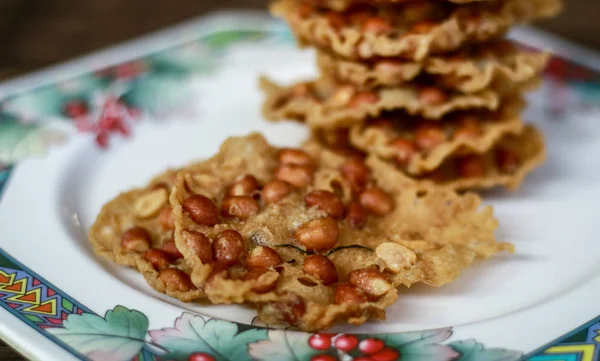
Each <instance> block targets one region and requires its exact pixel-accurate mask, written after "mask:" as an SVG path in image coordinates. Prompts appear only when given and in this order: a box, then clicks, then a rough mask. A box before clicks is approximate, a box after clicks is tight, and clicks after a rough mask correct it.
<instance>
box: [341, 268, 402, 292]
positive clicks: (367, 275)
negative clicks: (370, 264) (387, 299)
mask: <svg viewBox="0 0 600 361" xmlns="http://www.w3.org/2000/svg"><path fill="white" fill-rule="evenodd" d="M348 283H350V284H351V285H353V286H355V287H358V288H359V289H361V290H362V291H363V292H364V293H366V294H367V295H369V296H371V297H380V296H382V295H383V294H385V293H386V292H388V291H390V290H391V289H392V288H394V286H393V285H392V284H391V283H390V282H389V281H388V280H387V278H386V277H385V275H383V273H381V272H379V271H378V270H376V269H375V268H363V269H359V270H356V271H352V272H350V274H348Z"/></svg>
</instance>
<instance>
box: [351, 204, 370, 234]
mask: <svg viewBox="0 0 600 361" xmlns="http://www.w3.org/2000/svg"><path fill="white" fill-rule="evenodd" d="M368 216H369V213H368V211H367V210H366V209H365V208H364V207H363V206H361V205H360V203H357V202H352V203H350V204H349V205H348V210H347V211H346V222H348V224H349V225H350V226H351V227H353V228H358V229H360V228H362V227H364V225H365V223H367V217H368Z"/></svg>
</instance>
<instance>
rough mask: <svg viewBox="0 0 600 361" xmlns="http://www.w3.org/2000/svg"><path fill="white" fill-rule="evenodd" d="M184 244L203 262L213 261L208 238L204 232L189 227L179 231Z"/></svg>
mask: <svg viewBox="0 0 600 361" xmlns="http://www.w3.org/2000/svg"><path fill="white" fill-rule="evenodd" d="M181 236H182V237H183V239H184V241H185V244H186V246H187V247H188V248H189V250H190V251H191V252H192V253H193V254H194V255H196V256H197V257H198V258H200V261H202V263H203V264H208V263H211V262H212V261H213V249H212V244H211V242H210V239H209V238H208V237H207V236H206V235H205V234H204V233H200V232H196V231H192V230H190V229H184V230H183V231H181Z"/></svg>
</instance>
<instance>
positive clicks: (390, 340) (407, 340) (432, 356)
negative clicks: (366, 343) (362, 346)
mask: <svg viewBox="0 0 600 361" xmlns="http://www.w3.org/2000/svg"><path fill="white" fill-rule="evenodd" d="M451 335H452V329H450V328H443V329H438V330H428V331H422V332H404V333H389V334H379V335H371V337H373V338H379V339H381V340H382V341H384V342H385V344H386V346H387V347H391V348H394V349H396V350H398V351H400V354H401V357H402V361H428V360H436V361H450V360H454V358H455V357H456V356H458V353H457V352H456V351H455V350H454V349H453V348H451V347H450V346H447V345H443V344H441V342H443V341H446V340H447V339H448V338H449V337H450V336H451ZM366 337H367V336H365V337H362V338H366Z"/></svg>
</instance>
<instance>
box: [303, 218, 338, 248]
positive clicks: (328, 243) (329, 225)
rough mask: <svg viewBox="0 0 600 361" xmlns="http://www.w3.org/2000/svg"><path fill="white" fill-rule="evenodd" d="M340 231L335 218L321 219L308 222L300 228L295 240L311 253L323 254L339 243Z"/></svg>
mask: <svg viewBox="0 0 600 361" xmlns="http://www.w3.org/2000/svg"><path fill="white" fill-rule="evenodd" d="M339 233H340V230H339V226H338V224H337V222H336V221H335V220H334V219H333V218H329V217H327V218H320V219H314V220H312V221H308V222H306V223H304V224H303V225H301V226H300V227H298V228H297V229H296V231H295V232H294V238H295V239H296V241H297V242H298V243H300V244H302V245H303V246H304V247H306V250H307V251H309V252H322V251H327V250H329V249H332V248H333V247H334V246H335V245H336V244H337V242H338V236H339Z"/></svg>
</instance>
